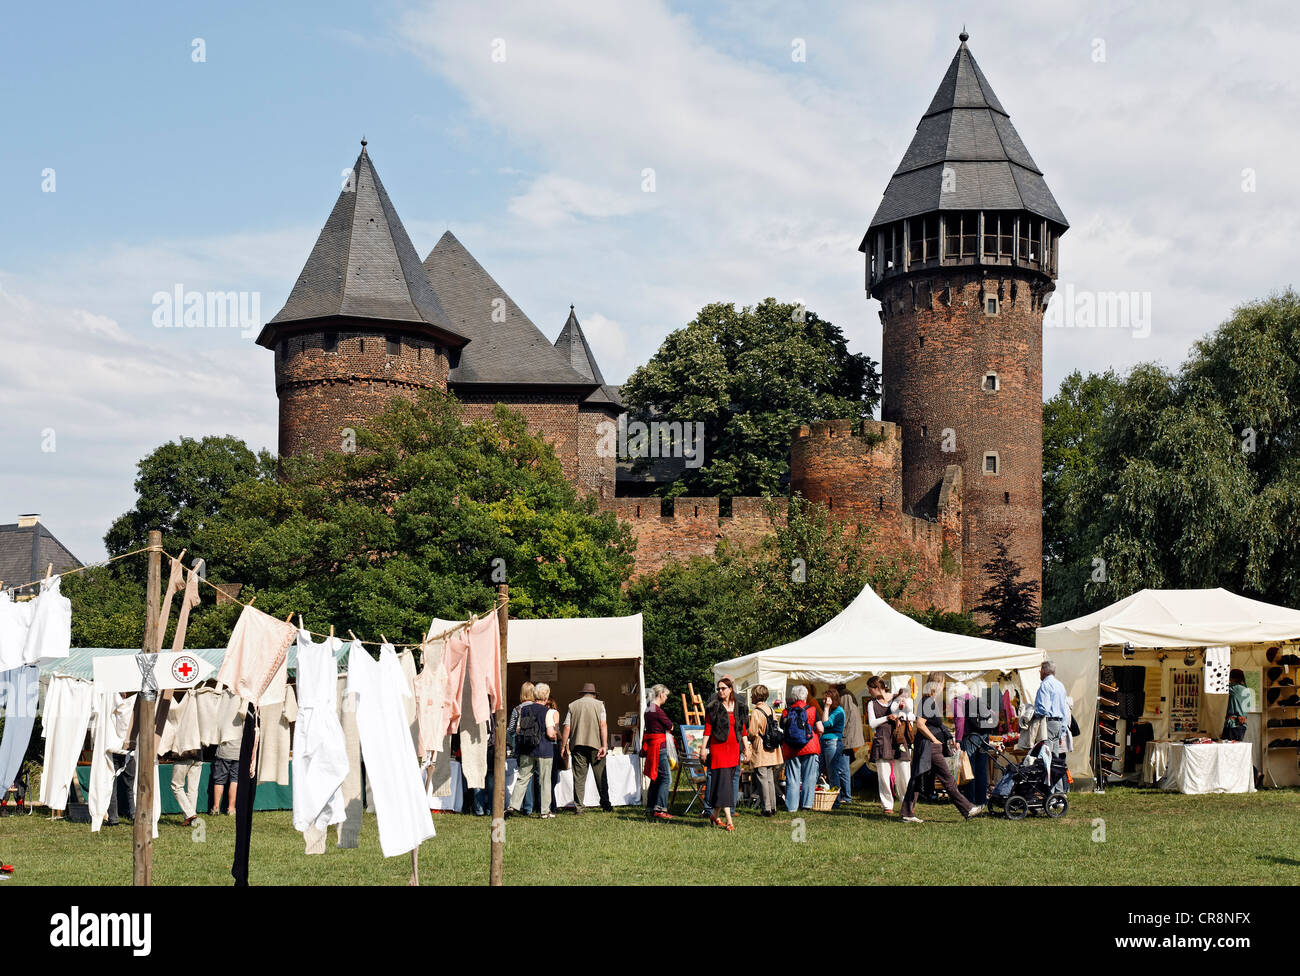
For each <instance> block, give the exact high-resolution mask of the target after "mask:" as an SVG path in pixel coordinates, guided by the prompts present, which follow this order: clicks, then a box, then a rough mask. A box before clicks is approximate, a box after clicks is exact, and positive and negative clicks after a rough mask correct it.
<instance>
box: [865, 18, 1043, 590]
mask: <svg viewBox="0 0 1300 976" xmlns="http://www.w3.org/2000/svg"><path fill="white" fill-rule="evenodd" d="M967 37H968V36H967V34H966V33H965V31H963V32H962V34H961V46H960V47H959V48H958V49H957V53H956V55H955V56H954V57H953V59H952V63H951V64H950V65H949V66H948V71H947V73H946V74H945V75H944V78H943V81H942V82H941V83H940V85H939V90H938V91H937V92H936V93H935V95H934V98H933V100H932V101H931V102H930V107H929V108H928V109H926V112H925V114H924V115H923V116H922V117H921V121H920V124H918V125H917V127H916V135H915V136H914V137H913V139H912V143H911V145H910V146H908V148H907V152H906V153H905V154H904V156H903V161H902V162H901V163H900V164H899V166H898V169H897V170H895V172H894V175H893V177H892V178H891V179H890V181H889V186H888V187H887V188H886V190H885V196H884V200H883V201H882V202H881V204H880V207H879V209H877V211H876V215H875V217H873V218H872V220H871V225H870V227H869V228H868V229H867V233H866V236H865V237H864V238H863V240H862V244H861V246H860V248H859V250H861V251H863V252H864V253H865V254H866V256H867V260H866V264H867V289H868V290H869V292H870V294H871V297H872V298H875V299H877V300H879V301H880V303H881V313H880V319H881V323H882V324H883V326H884V341H883V351H882V357H881V358H882V373H883V378H884V405H883V409H882V415H883V419H884V420H885V421H888V422H892V423H895V424H897V425H898V426H899V427H900V428H901V429H902V432H903V465H902V467H903V506H904V510H905V511H907V512H909V513H911V514H914V515H918V516H923V517H927V518H930V517H934V516H935V514H936V510H937V507H938V501H939V496H940V492H941V491H942V488H943V481H944V473H945V469H946V468H947V466H949V465H952V464H957V465H960V466H961V470H962V482H963V491H962V502H961V512H960V525H961V550H962V578H963V582H962V605H963V606H964V607H965V608H967V609H969V608H971V607H973V606H974V605H975V604H976V603H978V602H979V600H980V597H981V595H982V593H983V591H984V589H985V588H986V587H987V586H988V581H987V579H986V578H985V575H984V572H983V569H982V567H983V564H984V563H985V562H987V561H988V560H989V559H990V558H991V557H992V556H993V554H994V548H993V541H994V538H995V536H996V535H997V533H999V532H1001V531H1003V530H1011V536H1010V549H1011V554H1012V555H1013V556H1014V557H1015V558H1016V559H1017V560H1018V561H1019V562H1020V565H1021V566H1022V567H1023V568H1024V577H1025V578H1027V579H1034V580H1039V581H1041V579H1042V550H1043V527H1042V474H1043V470H1042V469H1043V437H1042V407H1043V332H1042V320H1043V310H1044V308H1045V306H1046V302H1047V298H1048V296H1049V295H1050V294H1051V292H1052V290H1053V289H1054V287H1055V285H1054V282H1055V279H1056V267H1057V242H1058V240H1059V238H1060V236H1061V234H1063V233H1064V232H1065V230H1066V228H1067V227H1068V226H1069V224H1068V222H1067V221H1066V219H1065V215H1064V214H1063V213H1062V212H1061V209H1060V207H1058V206H1057V204H1056V200H1055V199H1054V198H1053V197H1052V193H1051V191H1050V190H1049V189H1048V188H1047V183H1046V182H1045V181H1044V180H1043V174H1042V172H1041V171H1040V170H1039V168H1038V166H1037V164H1035V162H1034V160H1033V158H1032V157H1031V156H1030V155H1029V152H1028V150H1026V149H1025V146H1024V143H1023V142H1021V141H1020V136H1019V135H1018V134H1017V133H1016V130H1015V128H1014V127H1013V126H1012V124H1011V118H1010V116H1009V115H1008V114H1007V111H1006V109H1004V108H1003V107H1002V103H1001V102H1000V101H999V100H998V97H997V95H995V94H994V93H993V89H992V87H991V86H990V85H989V82H988V79H987V78H985V77H984V73H983V72H982V71H980V69H979V66H978V65H977V64H976V63H975V58H974V57H973V56H972V55H971V53H970V50H969V49H968V48H967V46H966V41H967Z"/></svg>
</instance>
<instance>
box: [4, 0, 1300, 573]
mask: <svg viewBox="0 0 1300 976" xmlns="http://www.w3.org/2000/svg"><path fill="white" fill-rule="evenodd" d="M1298 20H1300V16H1298V15H1297V14H1296V12H1295V10H1294V8H1293V7H1292V6H1291V5H1289V4H1283V3H1259V4H1250V5H1246V6H1239V7H1234V8H1233V10H1231V11H1226V10H1220V9H1216V8H1214V7H1210V6H1208V5H1206V6H1188V5H1185V4H1177V3H1150V4H1142V5H1132V4H1126V3H1124V4H1121V3H1116V4H1104V3H1103V4H1095V3H1083V2H1078V3H1066V2H1056V3H1044V4H1036V5H1033V6H1028V5H1017V6H1015V7H1012V6H1010V5H982V6H976V5H972V4H952V3H939V4H934V5H927V6H924V7H918V6H917V5H915V4H914V3H909V2H901V0H900V2H893V0H887V2H880V3H871V4H843V5H831V4H822V3H808V4H800V3H775V2H772V3H768V2H754V3H741V2H737V3H716V4H710V5H697V4H681V5H667V4H664V3H661V2H654V0H630V2H627V3H618V4H594V3H586V2H576V0H573V2H566V0H556V2H553V3H546V4H537V3H520V4H496V3H484V2H477V3H475V2H466V3H460V2H424V3H399V2H387V3H378V4H356V3H352V4H347V5H344V4H339V3H311V4H307V3H283V4H251V3H222V4H215V3H211V4H202V3H190V4H176V3H163V2H151V0H147V2H141V3H133V4H129V5H113V6H110V5H105V4H98V3H94V4H91V3H86V4H65V5H60V6H59V7H57V8H49V7H36V6H32V5H11V8H10V9H9V10H8V11H7V12H6V29H5V31H4V34H3V36H0V93H2V95H3V98H4V106H5V125H4V135H3V139H4V146H5V151H4V152H3V153H0V187H3V190H0V193H2V194H3V195H2V196H0V229H3V233H0V335H3V337H4V340H5V346H6V355H5V356H3V357H0V411H3V413H4V416H5V420H6V422H5V424H4V425H3V426H2V427H0V450H3V452H4V457H5V458H6V465H5V466H4V468H3V470H0V522H8V521H12V520H13V519H14V517H15V516H16V515H17V514H19V513H20V512H29V511H39V512H41V513H42V514H43V516H44V519H45V521H46V523H47V524H48V525H50V526H51V528H52V529H53V531H55V532H56V534H58V535H59V536H60V538H62V539H63V540H64V541H65V542H66V543H67V544H68V545H69V546H70V547H71V548H72V549H73V551H74V552H76V553H77V554H78V555H79V556H81V557H82V558H83V559H93V558H96V557H98V556H100V555H101V554H102V551H103V550H102V541H101V540H102V536H103V533H104V532H105V530H106V529H107V527H108V525H109V523H110V522H111V520H112V519H113V518H114V517H115V516H116V515H118V514H120V513H121V512H122V511H124V510H125V509H126V508H128V507H129V506H130V505H131V503H132V499H133V491H132V487H131V481H132V478H133V475H134V465H135V463H136V461H137V460H138V459H139V458H140V457H141V456H142V455H144V454H145V453H147V452H148V451H149V450H151V449H152V448H154V447H156V446H157V445H159V444H161V443H163V442H165V441H167V440H171V439H174V438H176V437H178V436H180V435H182V434H185V435H195V436H197V435H202V434H205V433H229V434H234V435H237V436H239V437H242V438H244V439H246V440H247V441H248V442H249V443H250V445H252V446H254V447H272V448H273V447H274V440H275V424H276V416H275V410H276V405H275V393H274V388H273V385H272V365H271V357H270V354H269V353H267V352H266V351H265V350H262V349H260V348H259V347H256V346H254V345H253V344H252V342H251V340H250V339H248V338H246V337H243V336H241V335H240V334H239V332H238V331H237V330H209V331H185V330H158V329H155V328H153V327H152V325H151V322H150V316H151V312H152V302H151V297H152V296H153V294H154V293H155V292H157V291H160V290H170V289H172V288H173V287H175V286H176V285H177V284H183V285H184V286H185V288H186V289H195V290H201V291H206V290H223V291H224V290H238V291H253V292H257V293H258V294H260V296H261V313H262V316H261V317H262V319H263V320H265V319H267V318H270V317H271V316H272V315H274V314H275V312H276V311H277V310H278V308H279V307H280V305H281V304H282V302H283V300H284V298H285V297H286V296H287V294H288V291H289V289H290V287H291V286H292V284H293V281H294V278H295V277H296V275H297V273H298V271H299V270H300V268H301V266H302V263H303V261H304V260H305V259H306V256H307V253H308V251H309V250H310V247H311V244H312V242H313V241H314V239H315V236H316V234H317V233H318V231H319V229H320V226H321V224H322V223H323V222H324V220H325V217H326V215H327V214H328V213H329V210H330V207H331V206H332V204H333V202H334V199H335V197H336V196H337V193H338V190H339V185H340V182H341V171H342V170H344V169H346V168H347V167H349V166H350V165H351V164H352V162H353V160H354V159H355V157H356V154H357V151H358V140H359V138H360V136H361V135H362V134H363V133H364V134H365V135H366V136H367V138H368V139H369V141H370V152H371V156H372V158H373V160H374V162H375V165H376V168H377V169H378V171H379V173H380V176H381V178H382V179H383V181H384V183H385V186H386V187H387V189H388V191H389V193H390V195H391V197H392V199H393V202H394V204H395V206H396V207H397V210H398V212H399V214H400V215H401V217H402V219H403V221H404V223H405V224H406V227H407V230H408V231H409V233H410V235H411V238H412V240H413V242H414V244H415V246H416V249H417V251H419V252H420V253H421V255H423V254H425V253H427V251H428V250H429V248H431V247H432V245H433V243H434V241H435V240H436V239H437V237H438V235H439V234H440V233H441V232H442V230H443V229H444V228H445V227H448V226H450V227H451V228H452V229H453V230H455V231H456V233H457V235H458V236H459V237H460V239H461V240H462V242H463V243H464V244H465V245H466V246H467V247H468V248H469V249H470V250H471V251H472V252H473V253H474V254H475V256H476V257H478V259H479V260H480V261H481V262H482V263H483V264H484V265H485V266H486V267H487V268H488V269H489V270H490V271H491V272H492V273H493V274H494V276H495V277H496V278H497V279H498V281H500V282H501V284H502V285H503V286H504V287H505V288H506V289H507V290H508V291H509V292H510V293H511V295H512V297H514V298H515V300H516V301H518V302H519V304H520V305H521V306H522V307H523V308H524V310H525V311H526V312H527V313H528V314H529V315H530V317H531V318H532V319H533V320H534V321H535V322H536V323H537V324H538V325H539V326H540V327H541V328H542V330H543V331H544V332H546V333H547V334H548V335H550V336H552V337H553V336H554V335H555V334H556V333H557V332H558V331H559V329H560V326H561V325H562V323H563V321H564V318H565V316H566V315H567V312H568V305H569V303H570V302H572V303H574V304H575V305H576V306H577V311H578V314H579V317H580V318H581V320H582V322H583V325H584V328H585V329H586V330H587V332H588V336H589V339H590V340H591V342H592V344H593V346H594V348H595V351H596V354H597V356H598V358H599V360H600V362H601V365H602V367H603V369H604V370H605V373H606V375H607V377H609V378H611V379H612V380H615V381H618V380H621V379H623V378H624V377H625V376H626V375H627V373H628V372H629V371H630V370H631V369H633V368H635V366H636V365H638V364H639V363H641V362H643V361H644V360H645V359H646V358H648V356H650V355H651V354H652V353H653V351H654V349H655V348H656V347H657V345H658V343H659V342H660V340H662V338H663V336H664V335H665V334H666V333H667V332H669V331H670V330H671V329H673V328H676V327H679V326H681V325H682V324H684V323H685V322H686V321H688V320H689V319H690V318H691V316H692V314H693V313H694V312H695V311H696V310H698V309H699V308H700V306H701V305H703V304H705V303H706V302H709V301H714V300H729V301H738V302H742V303H750V302H754V301H758V300H760V299H762V298H764V297H766V296H768V295H773V296H776V297H778V298H781V299H785V300H791V299H796V298H797V299H801V300H803V301H805V302H806V303H807V304H808V305H809V307H811V308H814V309H816V310H817V311H818V312H819V313H820V314H822V315H823V316H824V317H827V318H830V319H831V320H832V321H834V322H836V323H837V324H839V325H840V326H842V327H843V328H844V330H845V332H846V333H847V334H848V336H849V337H850V340H851V342H852V344H853V346H854V348H855V349H858V350H861V351H865V352H868V353H869V354H871V355H872V356H873V357H876V358H878V356H879V347H880V337H879V322H878V318H877V314H876V313H877V306H876V304H875V303H874V302H870V301H868V300H867V299H866V296H865V294H864V292H863V269H862V261H861V256H860V255H859V254H858V253H857V252H856V246H857V243H858V241H859V240H860V238H861V235H862V233H863V230H864V229H865V227H866V225H867V223H868V221H869V220H870V217H871V215H872V213H873V211H874V210H875V207H876V205H877V203H878V202H879V199H880V194H881V192H882V191H883V189H884V186H885V184H886V182H887V181H888V177H889V174H890V173H891V172H892V170H893V169H894V167H895V166H896V165H897V163H898V160H899V159H900V158H901V156H902V153H903V150H904V149H905V148H906V146H907V143H908V141H909V140H910V139H911V136H912V133H913V131H914V129H915V126H916V122H917V120H918V119H919V117H920V115H921V113H922V112H923V111H924V109H925V107H926V105H927V104H928V102H929V99H930V97H931V95H932V94H933V92H934V89H935V88H936V86H937V85H938V83H939V80H940V78H941V77H942V74H943V72H944V69H945V68H946V67H947V64H948V62H949V60H950V59H951V57H952V54H953V52H954V51H955V49H956V46H957V38H956V34H957V33H958V31H959V30H960V29H961V26H962V24H963V23H964V24H965V25H966V26H967V27H968V29H969V31H970V34H971V40H970V47H971V50H972V51H973V52H974V54H975V57H976V58H977V60H978V61H979V63H980V65H981V67H982V68H983V70H984V72H985V74H986V75H987V76H988V77H989V79H990V80H991V82H992V84H993V86H994V87H995V89H996V91H997V93H998V95H999V97H1000V98H1001V100H1002V102H1003V103H1004V105H1005V106H1006V107H1007V109H1008V111H1009V112H1010V113H1011V117H1012V120H1013V121H1014V123H1015V124H1016V126H1017V128H1018V130H1019V132H1020V134H1021V136H1022V137H1023V138H1024V140H1025V143H1026V145H1027V146H1028V147H1029V150H1030V152H1031V153H1032V154H1033V155H1034V157H1035V159H1036V160H1037V162H1038V164H1039V166H1040V167H1041V168H1042V169H1043V170H1044V172H1045V174H1046V178H1047V180H1048V183H1049V185H1050V186H1051V187H1052V189H1053V191H1054V192H1055V194H1056V197H1057V199H1058V201H1059V202H1060V204H1061V206H1062V209H1063V210H1064V211H1065V213H1066V215H1067V216H1068V217H1069V218H1070V220H1071V224H1072V228H1071V230H1070V232H1069V233H1068V234H1067V235H1066V237H1065V238H1064V241H1063V244H1062V251H1061V283H1062V285H1063V286H1064V285H1065V284H1069V285H1070V286H1071V287H1073V288H1075V289H1078V290H1080V291H1085V292H1086V291H1099V290H1124V291H1131V290H1138V291H1141V292H1143V293H1145V294H1147V295H1149V300H1150V303H1151V309H1152V315H1151V328H1150V334H1149V335H1147V336H1146V337H1145V338H1142V339H1137V338H1135V337H1134V335H1132V334H1130V332H1129V331H1128V330H1095V329H1094V330H1066V329H1053V330H1049V331H1048V332H1047V334H1046V336H1045V343H1044V346H1045V353H1044V356H1045V368H1044V380H1045V392H1046V394H1047V395H1051V393H1052V392H1053V391H1054V389H1055V388H1056V386H1057V385H1058V384H1059V382H1060V380H1061V378H1062V377H1063V376H1064V375H1065V374H1066V373H1068V372H1069V370H1071V369H1073V368H1076V367H1078V368H1083V369H1103V368H1106V367H1108V366H1114V367H1117V368H1120V369H1124V368H1127V367H1128V366H1131V365H1132V364H1133V363H1135V362H1138V361H1142V360H1151V359H1154V360H1159V361H1162V362H1165V363H1167V364H1170V365H1174V364H1176V363H1178V362H1179V361H1181V360H1182V359H1183V358H1184V357H1185V355H1186V353H1187V350H1188V348H1189V347H1190V345H1191V343H1192V342H1193V341H1194V340H1195V339H1196V338H1197V337H1199V336H1201V335H1204V334H1205V333H1206V332H1208V331H1210V330H1211V329H1213V328H1214V326H1215V325H1216V324H1218V323H1219V322H1220V321H1222V320H1223V319H1224V318H1225V317H1226V316H1227V315H1228V314H1230V312H1231V309H1232V307H1233V306H1234V305H1236V304H1237V303H1239V302H1241V301H1244V300H1247V299H1250V298H1252V297H1257V296H1261V295H1265V294H1267V293H1268V292H1270V291H1272V290H1275V289H1278V288H1283V287H1286V286H1287V285H1289V284H1292V283H1293V282H1294V278H1295V273H1294V268H1295V258H1294V255H1295V249H1296V241H1297V237H1298V236H1300V207H1297V203H1300V200H1298V199H1297V198H1298V197H1300V190H1298V189H1297V182H1298V181H1297V177H1296V173H1295V165H1294V160H1295V159H1296V158H1300V133H1298V132H1297V130H1296V128H1295V126H1294V124H1293V123H1294V120H1295V119H1296V118H1297V117H1300V86H1298V82H1297V72H1296V71H1295V68H1294V52H1295V51H1296V50H1297V48H1298V47H1300V24H1298ZM195 38H202V40H203V42H204V45H205V56H206V60H205V61H203V62H202V63H196V62H195V61H194V60H192V51H193V47H192V42H193V40H194V39H195ZM799 40H802V41H803V42H804V44H805V46H806V50H807V60H806V61H795V60H792V58H791V52H792V48H793V45H794V44H795V42H796V41H799ZM1099 41H1100V42H1101V45H1102V49H1103V51H1104V58H1102V59H1100V60H1099V59H1098V58H1097V51H1098V42H1099ZM498 44H499V45H503V48H501V49H502V50H504V53H505V57H504V60H500V59H498V60H494V59H493V57H492V53H493V51H494V49H497V48H494V45H498ZM47 168H52V169H53V170H54V171H55V180H56V184H55V185H56V189H55V192H53V193H46V192H42V172H43V171H44V170H46V169H47ZM647 168H651V169H653V170H654V171H655V181H656V187H655V192H654V193H645V192H642V173H643V171H644V170H645V169H647ZM1246 170H1251V171H1253V173H1254V179H1255V188H1254V189H1253V190H1252V191H1250V192H1244V191H1243V187H1242V184H1243V173H1244V171H1246ZM49 432H53V435H54V437H53V441H51V439H50V437H49V436H48V433H49ZM51 445H53V446H54V447H55V449H54V450H49V449H48V448H49V447H50V446H51ZM43 447H44V448H46V449H45V450H43V449H42V448H43Z"/></svg>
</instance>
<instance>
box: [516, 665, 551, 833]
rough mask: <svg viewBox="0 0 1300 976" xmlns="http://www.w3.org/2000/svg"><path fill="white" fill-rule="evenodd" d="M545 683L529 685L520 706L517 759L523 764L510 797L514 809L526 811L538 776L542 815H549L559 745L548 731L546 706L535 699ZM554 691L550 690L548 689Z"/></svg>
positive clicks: (517, 728)
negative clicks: (552, 780) (553, 772)
mask: <svg viewBox="0 0 1300 976" xmlns="http://www.w3.org/2000/svg"><path fill="white" fill-rule="evenodd" d="M544 687H545V686H544V685H541V686H537V687H534V686H532V685H528V686H527V688H528V697H527V699H526V700H525V701H523V702H521V703H520V705H519V717H518V718H517V719H516V720H515V729H514V735H515V737H514V743H515V746H514V748H515V758H516V760H517V761H518V763H519V768H518V771H517V775H516V777H515V788H514V792H513V793H512V794H511V796H510V812H511V813H522V812H523V807H524V799H525V798H526V797H527V796H528V795H529V793H531V792H532V788H533V779H534V777H536V779H537V781H538V784H539V785H540V786H541V797H540V804H539V808H538V811H537V812H538V814H539V815H540V816H542V817H546V816H547V815H548V814H550V809H551V765H552V764H553V763H554V762H555V744H554V741H553V740H552V739H550V738H548V737H547V734H546V705H545V704H539V703H538V702H537V701H536V700H535V699H536V697H537V691H538V690H539V689H540V688H544ZM546 693H547V694H550V689H549V688H546Z"/></svg>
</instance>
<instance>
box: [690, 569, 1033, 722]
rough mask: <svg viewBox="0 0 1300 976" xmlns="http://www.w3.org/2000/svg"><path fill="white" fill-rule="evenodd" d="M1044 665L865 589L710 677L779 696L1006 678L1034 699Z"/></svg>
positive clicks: (1025, 650)
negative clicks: (939, 678) (882, 678)
mask: <svg viewBox="0 0 1300 976" xmlns="http://www.w3.org/2000/svg"><path fill="white" fill-rule="evenodd" d="M1042 659H1043V655H1042V652H1041V651H1038V650H1036V649H1034V648H1032V647H1021V646H1019V645H1017V644H1004V643H1003V642H1001V641H994V640H986V639H984V638H982V637H967V636H966V635H964V634H950V633H945V632H943V631H937V630H931V629H930V628H928V627H926V626H924V625H923V624H921V623H918V622H917V621H915V620H913V619H912V618H911V617H909V616H907V615H906V614H903V613H900V612H899V611H897V610H895V609H894V608H893V607H891V606H890V605H889V604H888V603H886V602H885V601H884V600H883V599H881V598H880V596H878V595H877V594H876V591H875V590H873V589H872V588H871V587H870V586H867V587H866V588H864V589H863V591H862V592H861V593H859V594H858V595H857V596H856V597H855V598H854V599H853V602H852V603H850V604H849V605H848V606H847V607H845V608H844V610H842V611H841V612H840V613H839V614H838V615H837V616H835V617H834V618H833V619H832V620H830V621H828V622H827V623H825V624H823V625H822V626H821V627H818V628H817V629H816V630H814V631H813V632H812V633H811V634H808V635H807V636H805V637H801V638H799V639H798V640H796V641H791V642H790V643H788V644H781V645H780V646H778V647H773V648H769V649H768V650H765V651H758V652H756V653H754V654H747V655H745V656H744V657H738V658H733V659H732V660H730V661H722V662H719V663H718V664H715V665H714V666H713V673H714V677H715V678H718V677H721V676H722V675H724V674H729V675H731V676H732V678H733V679H734V680H735V682H736V687H737V689H739V690H740V691H742V692H744V691H747V690H748V689H749V688H752V687H753V686H754V685H758V684H762V685H767V687H768V688H770V689H772V690H773V691H774V692H777V691H780V692H783V693H788V690H789V688H790V686H792V685H795V684H799V683H800V682H804V683H806V682H809V681H811V682H814V683H816V684H818V685H822V686H824V685H826V684H834V683H840V682H843V683H844V684H846V685H848V686H849V688H850V689H852V690H854V691H858V690H859V689H860V688H861V686H862V685H863V683H864V682H865V680H866V679H867V678H868V677H870V676H871V675H873V674H877V675H888V676H889V677H890V678H891V679H898V678H903V679H906V678H907V677H913V678H918V679H919V678H921V677H922V676H924V675H925V674H926V673H927V672H930V671H943V672H944V673H945V674H947V675H949V676H950V677H951V678H955V679H957V680H960V681H975V680H977V679H987V680H991V681H996V680H998V678H999V677H1000V676H1003V675H1006V676H1008V677H1009V678H1010V679H1011V680H1013V681H1014V682H1015V683H1016V684H1017V685H1018V686H1019V687H1018V690H1019V691H1020V692H1021V694H1022V695H1026V696H1032V695H1033V694H1034V692H1036V691H1037V690H1038V682H1039V677H1038V665H1039V664H1040V663H1041V661H1042ZM896 683H897V682H896ZM917 687H918V688H919V687H920V685H919V683H918V685H917Z"/></svg>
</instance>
